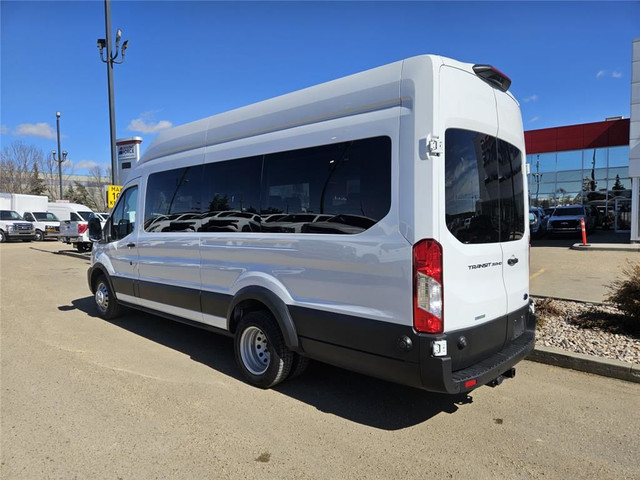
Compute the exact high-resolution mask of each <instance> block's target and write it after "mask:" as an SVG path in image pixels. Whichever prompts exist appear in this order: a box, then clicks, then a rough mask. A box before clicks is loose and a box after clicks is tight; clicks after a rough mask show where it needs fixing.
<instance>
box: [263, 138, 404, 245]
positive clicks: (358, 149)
mask: <svg viewBox="0 0 640 480" xmlns="http://www.w3.org/2000/svg"><path fill="white" fill-rule="evenodd" d="M390 207H391V139H390V138H389V137H376V138H368V139H364V140H355V141H350V142H343V143H337V144H333V145H324V146H320V147H313V148H306V149H302V150H294V151H289V152H282V153H273V154H270V155H267V156H266V157H265V161H264V173H263V179H262V209H261V213H262V214H275V213H286V214H290V215H291V214H299V213H314V214H326V215H330V217H329V218H326V219H325V218H322V219H320V220H319V221H316V222H311V223H307V224H305V225H303V226H302V228H301V230H300V231H301V232H302V233H360V232H362V231H364V230H366V229H368V228H370V227H371V226H373V225H374V224H375V223H377V222H378V221H379V220H380V219H382V218H383V217H384V216H385V215H386V214H387V213H388V212H389V209H390ZM292 218H294V217H292ZM294 221H295V218H294ZM284 231H287V230H286V229H285V230H284Z"/></svg>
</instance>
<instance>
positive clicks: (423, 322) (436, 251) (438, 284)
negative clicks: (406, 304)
mask: <svg viewBox="0 0 640 480" xmlns="http://www.w3.org/2000/svg"><path fill="white" fill-rule="evenodd" d="M443 295H444V291H443V288H442V246H441V245H440V244H439V243H438V242H436V241H435V240H431V239H427V240H420V241H419V242H418V243H416V244H415V245H414V246H413V327H414V328H415V329H416V331H418V332H426V333H442V332H443V331H444V312H443V305H444V302H443Z"/></svg>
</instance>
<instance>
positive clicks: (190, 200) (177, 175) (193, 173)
mask: <svg viewBox="0 0 640 480" xmlns="http://www.w3.org/2000/svg"><path fill="white" fill-rule="evenodd" d="M201 186H202V165H196V166H192V167H184V168H176V169H174V170H168V171H166V172H159V173H154V174H152V175H150V176H149V181H148V182H147V194H146V199H145V213H144V229H145V230H147V231H149V232H172V231H186V232H195V231H197V230H198V228H199V222H198V221H197V220H198V219H199V216H200V214H201V213H202V188H201Z"/></svg>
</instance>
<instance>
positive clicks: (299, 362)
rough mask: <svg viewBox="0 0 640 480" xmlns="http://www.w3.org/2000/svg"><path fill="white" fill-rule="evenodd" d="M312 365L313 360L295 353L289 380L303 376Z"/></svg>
mask: <svg viewBox="0 0 640 480" xmlns="http://www.w3.org/2000/svg"><path fill="white" fill-rule="evenodd" d="M310 363H311V360H309V359H308V358H307V357H303V356H302V355H299V354H297V353H295V352H294V354H293V365H291V372H289V377H288V379H287V380H292V379H294V378H296V377H299V376H300V375H302V374H303V373H304V372H305V370H306V369H307V367H308V366H309V364H310Z"/></svg>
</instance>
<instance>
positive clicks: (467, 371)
mask: <svg viewBox="0 0 640 480" xmlns="http://www.w3.org/2000/svg"><path fill="white" fill-rule="evenodd" d="M518 313H519V314H520V315H522V316H524V319H523V320H524V325H525V329H524V331H523V332H522V333H520V334H519V335H518V336H517V337H516V338H511V339H510V340H509V341H507V342H506V343H505V345H504V346H503V347H502V348H501V349H500V350H498V351H497V352H495V353H492V354H491V355H488V356H486V357H485V358H482V359H481V360H479V361H477V362H476V363H474V364H472V365H469V366H467V367H465V368H461V369H458V370H453V365H454V361H453V359H452V358H451V356H442V357H436V356H433V355H431V352H432V350H433V342H434V341H436V340H448V338H447V337H448V336H449V337H450V336H453V337H455V338H460V337H461V336H464V335H465V333H466V332H465V331H464V330H461V331H456V332H453V333H451V334H449V335H421V336H420V352H421V355H420V375H421V379H422V385H423V388H425V389H426V390H429V391H434V392H442V393H450V394H456V393H464V392H468V391H471V390H473V389H475V388H477V387H480V386H482V385H486V384H488V383H489V382H491V381H492V380H494V379H496V378H497V377H498V376H500V375H502V374H503V373H504V372H506V371H507V370H509V369H510V368H511V367H513V366H514V365H515V364H517V363H518V362H519V361H521V360H523V359H524V358H525V357H526V356H527V355H528V354H529V353H530V352H531V351H532V350H533V347H534V346H535V340H536V335H535V325H536V318H535V315H534V314H533V313H532V312H530V311H529V309H528V308H527V309H526V311H520V312H518ZM516 315H517V314H516ZM470 330H471V329H470ZM448 343H451V342H448Z"/></svg>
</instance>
